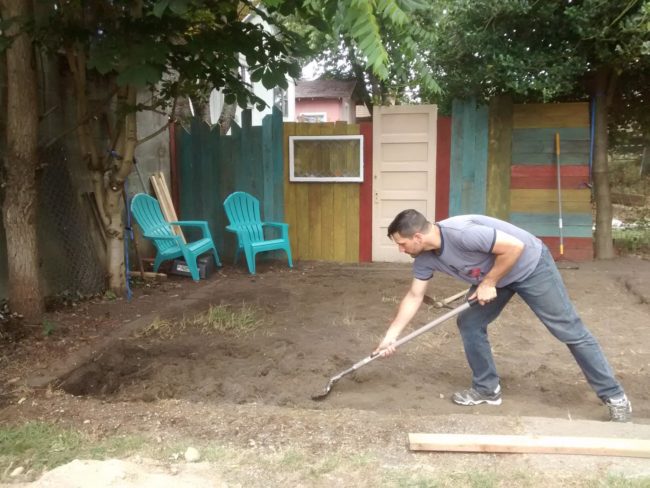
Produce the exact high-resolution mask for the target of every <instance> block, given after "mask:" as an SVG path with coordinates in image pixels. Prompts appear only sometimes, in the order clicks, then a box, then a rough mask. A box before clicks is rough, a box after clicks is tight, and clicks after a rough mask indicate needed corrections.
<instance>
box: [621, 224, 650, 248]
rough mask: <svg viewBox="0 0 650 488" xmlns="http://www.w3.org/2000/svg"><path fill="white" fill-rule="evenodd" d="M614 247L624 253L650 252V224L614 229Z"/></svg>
mask: <svg viewBox="0 0 650 488" xmlns="http://www.w3.org/2000/svg"><path fill="white" fill-rule="evenodd" d="M612 236H613V238H614V247H616V249H618V250H619V252H621V253H622V254H628V253H639V252H644V253H650V225H646V226H639V227H636V228H631V229H613V230H612Z"/></svg>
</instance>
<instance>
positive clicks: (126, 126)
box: [104, 87, 137, 294]
mask: <svg viewBox="0 0 650 488" xmlns="http://www.w3.org/2000/svg"><path fill="white" fill-rule="evenodd" d="M135 105H136V89H135V88H134V87H127V88H124V89H122V90H121V91H120V94H119V97H118V109H117V113H126V115H123V116H122V124H121V126H120V127H118V130H119V136H118V137H117V144H116V151H117V153H118V154H119V158H115V159H114V166H113V167H112V168H111V173H110V179H109V182H108V185H107V186H106V188H105V193H104V202H105V209H104V210H105V213H106V217H107V219H108V225H107V233H106V238H107V241H106V247H107V249H106V256H107V267H108V288H109V289H110V290H111V291H112V292H114V293H115V294H121V293H123V292H124V290H125V288H126V267H125V260H124V252H125V249H124V223H123V218H124V207H123V201H124V200H123V196H122V192H123V191H124V181H125V180H126V178H127V177H128V176H129V173H131V171H132V169H133V157H134V154H135V146H136V143H137V127H136V116H135V111H134V110H135Z"/></svg>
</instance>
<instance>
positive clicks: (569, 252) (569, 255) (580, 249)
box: [540, 237, 594, 262]
mask: <svg viewBox="0 0 650 488" xmlns="http://www.w3.org/2000/svg"><path fill="white" fill-rule="evenodd" d="M540 239H541V240H542V241H543V242H544V244H546V245H547V246H548V249H549V251H551V254H552V255H553V259H555V260H556V261H557V260H558V259H560V238H559V237H540ZM563 242H564V259H566V260H568V261H576V262H580V261H591V260H592V259H593V258H594V244H593V239H591V238H589V237H565V238H564V239H563Z"/></svg>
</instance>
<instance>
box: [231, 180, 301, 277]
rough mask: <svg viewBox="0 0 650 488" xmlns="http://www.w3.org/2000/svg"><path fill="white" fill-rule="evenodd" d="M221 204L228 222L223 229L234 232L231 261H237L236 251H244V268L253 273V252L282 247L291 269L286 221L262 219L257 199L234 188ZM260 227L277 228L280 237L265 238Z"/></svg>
mask: <svg viewBox="0 0 650 488" xmlns="http://www.w3.org/2000/svg"><path fill="white" fill-rule="evenodd" d="M223 206H224V208H225V210H226V215H227V216H228V220H229V221H230V225H228V226H226V230H227V231H229V232H233V233H235V234H237V252H236V253H235V264H237V261H238V260H239V254H240V253H241V252H242V251H244V255H245V256H246V264H248V271H249V272H250V274H255V255H256V254H257V253H259V252H265V251H275V250H284V252H286V253H287V260H288V262H289V267H290V268H293V261H292V260H291V244H290V243H289V224H285V223H283V222H262V219H261V217H260V202H259V200H258V199H257V198H255V197H254V196H252V195H250V194H248V193H246V192H243V191H236V192H235V193H231V194H230V195H228V197H227V198H226V199H225V200H224V202H223ZM264 227H275V228H278V229H280V237H279V238H277V239H266V238H265V235H264Z"/></svg>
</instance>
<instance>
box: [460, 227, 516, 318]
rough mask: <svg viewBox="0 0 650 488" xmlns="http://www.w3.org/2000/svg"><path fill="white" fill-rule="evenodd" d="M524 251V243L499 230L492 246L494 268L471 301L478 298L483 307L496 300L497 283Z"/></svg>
mask: <svg viewBox="0 0 650 488" xmlns="http://www.w3.org/2000/svg"><path fill="white" fill-rule="evenodd" d="M523 250H524V243H523V242H521V241H520V240H519V239H517V238H516V237H513V236H511V235H510V234H506V233H505V232H501V231H499V230H497V231H496V239H495V241H494V246H492V254H494V255H495V260H494V266H492V269H491V270H490V271H489V272H488V273H487V274H486V275H485V277H484V278H483V281H481V283H479V285H478V288H477V289H476V292H474V294H473V295H472V296H471V297H470V299H472V298H474V297H476V298H478V302H479V303H480V304H481V305H485V304H486V303H488V302H490V301H492V300H494V299H495V298H496V296H497V289H496V286H497V283H498V282H499V280H500V279H501V278H503V277H504V276H505V275H507V274H508V273H509V272H510V270H511V269H512V267H513V266H514V265H515V263H516V262H517V260H518V259H519V256H521V253H522V252H523Z"/></svg>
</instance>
